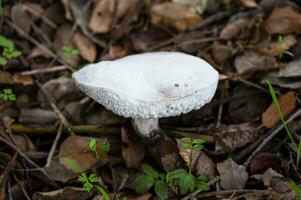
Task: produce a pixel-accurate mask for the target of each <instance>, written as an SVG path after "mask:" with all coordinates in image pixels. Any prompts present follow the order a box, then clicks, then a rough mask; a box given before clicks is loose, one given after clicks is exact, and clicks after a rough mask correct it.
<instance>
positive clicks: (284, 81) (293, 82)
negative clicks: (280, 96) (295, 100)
mask: <svg viewBox="0 0 301 200" xmlns="http://www.w3.org/2000/svg"><path fill="white" fill-rule="evenodd" d="M266 80H269V81H270V83H271V84H273V85H278V86H281V87H283V88H289V89H299V88H301V81H300V79H292V78H282V77H274V75H273V76H268V77H267V78H266V79H264V80H263V81H266Z"/></svg>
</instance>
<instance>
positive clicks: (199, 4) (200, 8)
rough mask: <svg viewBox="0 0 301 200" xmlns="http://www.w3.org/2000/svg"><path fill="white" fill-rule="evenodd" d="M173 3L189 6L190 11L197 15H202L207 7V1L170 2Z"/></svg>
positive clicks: (176, 0)
mask: <svg viewBox="0 0 301 200" xmlns="http://www.w3.org/2000/svg"><path fill="white" fill-rule="evenodd" d="M172 1H173V2H175V3H178V4H183V5H187V6H190V8H191V9H193V10H195V11H196V12H197V13H198V14H202V13H203V12H204V11H205V9H206V5H207V0H172Z"/></svg>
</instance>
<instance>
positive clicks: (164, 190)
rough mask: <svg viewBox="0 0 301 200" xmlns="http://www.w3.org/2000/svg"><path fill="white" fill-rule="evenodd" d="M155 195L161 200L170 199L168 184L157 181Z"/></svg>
mask: <svg viewBox="0 0 301 200" xmlns="http://www.w3.org/2000/svg"><path fill="white" fill-rule="evenodd" d="M155 193H156V194H157V196H158V197H159V198H160V199H161V200H164V199H167V198H168V187H167V185H166V183H165V182H164V181H162V180H157V181H156V183H155Z"/></svg>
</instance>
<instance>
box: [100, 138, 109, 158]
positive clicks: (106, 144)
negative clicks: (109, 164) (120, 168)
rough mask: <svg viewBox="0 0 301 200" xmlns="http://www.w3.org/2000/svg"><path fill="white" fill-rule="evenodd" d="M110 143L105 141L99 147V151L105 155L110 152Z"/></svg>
mask: <svg viewBox="0 0 301 200" xmlns="http://www.w3.org/2000/svg"><path fill="white" fill-rule="evenodd" d="M110 147H111V145H110V143H109V142H108V141H105V142H104V144H103V145H102V146H101V151H102V152H103V153H104V154H105V155H106V154H108V153H109V151H110Z"/></svg>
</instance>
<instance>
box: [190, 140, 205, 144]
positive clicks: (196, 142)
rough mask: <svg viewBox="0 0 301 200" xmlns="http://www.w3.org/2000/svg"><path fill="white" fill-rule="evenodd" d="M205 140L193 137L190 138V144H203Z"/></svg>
mask: <svg viewBox="0 0 301 200" xmlns="http://www.w3.org/2000/svg"><path fill="white" fill-rule="evenodd" d="M204 143H205V140H203V139H194V140H192V144H204Z"/></svg>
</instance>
